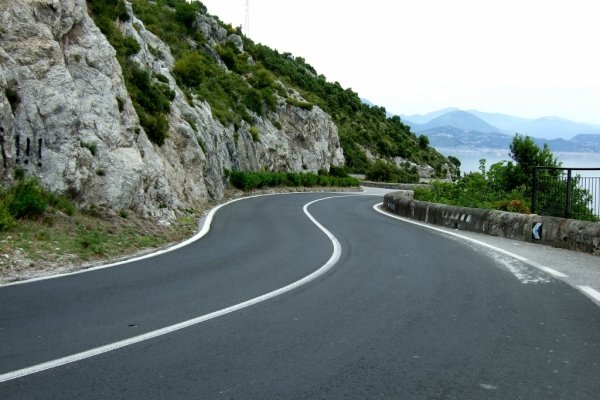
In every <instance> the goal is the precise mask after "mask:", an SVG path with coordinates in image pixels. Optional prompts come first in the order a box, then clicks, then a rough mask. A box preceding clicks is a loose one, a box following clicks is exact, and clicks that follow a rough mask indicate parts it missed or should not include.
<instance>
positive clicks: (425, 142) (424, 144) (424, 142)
mask: <svg viewBox="0 0 600 400" xmlns="http://www.w3.org/2000/svg"><path fill="white" fill-rule="evenodd" d="M428 147H429V138H428V137H427V136H425V135H421V136H419V148H421V149H423V150H427V148H428Z"/></svg>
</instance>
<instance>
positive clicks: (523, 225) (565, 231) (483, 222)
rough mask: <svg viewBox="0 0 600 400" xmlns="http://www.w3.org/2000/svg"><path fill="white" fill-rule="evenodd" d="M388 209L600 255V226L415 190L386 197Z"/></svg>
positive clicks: (454, 226)
mask: <svg viewBox="0 0 600 400" xmlns="http://www.w3.org/2000/svg"><path fill="white" fill-rule="evenodd" d="M383 206H384V208H385V209H386V210H388V211H390V212H392V213H394V214H398V215H400V216H402V217H406V218H411V219H414V220H417V221H422V222H427V223H430V224H435V225H441V226H445V227H448V228H452V229H458V230H465V231H471V232H479V233H485V234H488V235H492V236H500V237H505V238H508V239H514V240H521V241H524V242H530V243H539V244H543V245H549V246H554V247H559V248H564V249H569V250H576V251H581V252H585V253H590V254H594V255H598V256H600V223H599V222H586V221H577V220H572V219H565V218H555V217H544V216H541V215H536V214H518V213H511V212H505V211H496V210H484V209H479V208H466V207H456V206H448V205H445V204H436V203H429V202H425V201H418V200H414V195H413V192H412V190H402V191H398V192H393V193H388V194H386V195H385V198H384V202H383Z"/></svg>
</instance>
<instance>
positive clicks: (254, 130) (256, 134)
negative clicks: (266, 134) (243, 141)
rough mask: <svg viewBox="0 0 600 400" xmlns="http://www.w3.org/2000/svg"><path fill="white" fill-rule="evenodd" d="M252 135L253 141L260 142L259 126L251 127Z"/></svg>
mask: <svg viewBox="0 0 600 400" xmlns="http://www.w3.org/2000/svg"><path fill="white" fill-rule="evenodd" d="M249 133H250V136H252V141H253V142H260V130H258V127H256V126H253V127H251V128H250V130H249Z"/></svg>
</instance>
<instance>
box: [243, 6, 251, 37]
mask: <svg viewBox="0 0 600 400" xmlns="http://www.w3.org/2000/svg"><path fill="white" fill-rule="evenodd" d="M244 31H245V32H244V33H245V34H246V36H250V0H246V21H245V22H244Z"/></svg>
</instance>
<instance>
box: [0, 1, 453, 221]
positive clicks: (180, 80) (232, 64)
mask: <svg viewBox="0 0 600 400" xmlns="http://www.w3.org/2000/svg"><path fill="white" fill-rule="evenodd" d="M382 111H383V112H382ZM0 126H1V127H2V130H0V145H1V152H0V154H1V156H2V161H1V163H2V164H1V166H0V181H1V182H3V183H4V184H10V183H11V182H13V180H14V175H15V172H16V171H19V170H21V171H24V172H25V173H26V175H31V176H36V177H37V178H38V179H39V180H40V181H41V182H42V184H43V185H44V186H45V187H47V188H48V189H50V190H52V191H55V192H59V193H67V194H69V196H70V197H71V198H73V199H74V200H76V201H77V202H78V204H79V205H81V206H84V207H90V206H106V207H110V208H115V209H131V210H133V211H135V212H137V213H139V214H141V215H149V216H154V217H157V218H161V219H167V220H168V219H172V218H173V217H174V212H175V210H177V209H184V208H186V207H189V206H190V205H192V204H194V202H197V201H202V200H207V199H218V198H220V197H222V196H223V193H224V188H225V186H226V180H225V171H226V170H233V169H241V170H271V171H317V170H320V169H325V170H328V169H329V168H330V167H331V166H332V165H333V166H339V165H343V164H344V163H345V162H346V163H347V164H348V165H349V166H350V167H351V168H353V169H355V170H361V169H362V170H364V169H365V168H366V167H368V165H369V163H371V162H372V161H373V160H374V159H375V158H381V157H386V158H389V159H394V158H395V159H396V160H400V159H399V158H398V157H402V160H410V161H413V162H415V163H416V164H429V165H431V166H432V167H433V168H432V169H434V170H435V172H437V173H438V175H444V174H447V173H448V172H451V168H452V167H451V166H449V164H448V163H447V160H446V159H445V158H444V157H443V156H441V155H440V154H439V153H437V152H435V151H433V150H432V149H421V148H419V146H418V143H417V138H416V136H415V135H414V134H412V133H411V132H410V131H409V130H408V128H407V127H405V126H404V125H403V124H402V123H401V122H400V120H399V118H395V119H394V118H392V119H389V120H388V119H387V118H386V117H385V110H382V109H381V108H378V107H369V106H366V105H362V104H361V103H360V100H359V99H358V96H357V95H356V94H355V93H353V92H352V91H351V90H349V89H342V88H341V87H340V86H339V84H337V83H336V84H330V83H328V82H327V81H326V80H325V78H324V77H322V76H320V75H317V73H316V71H314V69H312V67H310V66H309V65H308V64H306V63H305V62H304V60H302V59H300V58H294V57H292V56H291V55H289V54H279V53H277V52H275V51H273V50H271V49H268V48H267V47H265V46H262V45H258V44H254V43H253V42H252V41H251V40H249V39H248V38H245V37H243V36H242V35H241V32H240V31H239V29H237V30H236V29H233V28H231V27H230V26H228V25H225V24H223V23H222V22H220V21H219V20H218V19H217V18H215V17H212V16H210V15H208V14H207V13H206V10H205V9H204V7H203V5H202V4H201V3H200V2H194V3H187V2H185V1H184V0H157V1H153V2H150V1H147V0H133V1H132V2H127V1H123V0H111V1H105V0H88V1H87V2H86V1H84V0H74V1H57V0H4V1H2V3H0ZM342 146H343V148H344V150H342ZM344 152H345V153H346V159H345V158H344Z"/></svg>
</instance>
